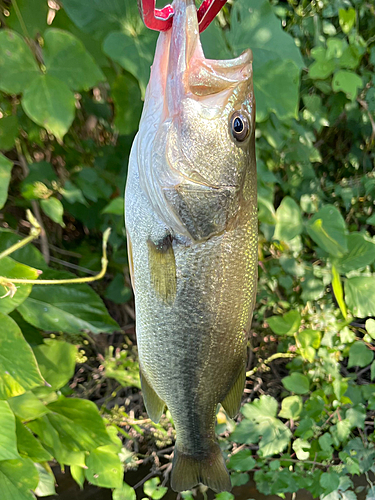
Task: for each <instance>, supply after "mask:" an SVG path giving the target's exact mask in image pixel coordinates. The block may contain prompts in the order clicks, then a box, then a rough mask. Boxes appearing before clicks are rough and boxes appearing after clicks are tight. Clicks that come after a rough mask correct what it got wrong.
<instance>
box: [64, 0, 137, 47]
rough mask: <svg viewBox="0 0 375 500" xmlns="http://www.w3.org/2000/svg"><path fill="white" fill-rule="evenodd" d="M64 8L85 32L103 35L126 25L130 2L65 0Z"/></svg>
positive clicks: (98, 35) (96, 35)
mask: <svg viewBox="0 0 375 500" xmlns="http://www.w3.org/2000/svg"><path fill="white" fill-rule="evenodd" d="M64 10H65V11H66V13H67V14H68V16H69V17H70V19H71V20H72V21H73V22H74V23H75V24H76V25H77V26H78V28H80V29H81V30H82V31H83V32H85V33H91V34H93V35H94V36H95V37H98V38H100V37H103V36H104V35H106V34H107V33H109V32H110V31H113V30H116V29H119V28H123V27H125V26H126V24H127V21H128V17H129V13H128V10H129V2H125V1H120V2H118V1H116V2H114V1H113V0H64Z"/></svg>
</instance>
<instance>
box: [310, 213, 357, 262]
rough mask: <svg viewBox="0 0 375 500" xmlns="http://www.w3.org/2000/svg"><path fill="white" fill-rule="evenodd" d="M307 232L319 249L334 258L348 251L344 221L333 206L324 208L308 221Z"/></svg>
mask: <svg viewBox="0 0 375 500" xmlns="http://www.w3.org/2000/svg"><path fill="white" fill-rule="evenodd" d="M307 232H308V233H309V235H310V237H311V238H312V239H313V240H314V241H315V243H316V244H317V245H319V247H320V248H322V249H323V250H325V251H326V252H328V253H330V254H332V255H333V256H335V257H336V256H339V257H341V256H343V255H344V254H345V253H346V252H347V250H348V243H347V236H346V226H345V221H344V219H343V218H342V215H341V214H340V212H339V211H338V209H337V208H336V207H335V206H333V205H326V206H324V207H323V208H321V209H320V210H319V212H317V213H316V214H315V215H314V216H313V217H312V218H311V219H310V220H309V222H308V225H307Z"/></svg>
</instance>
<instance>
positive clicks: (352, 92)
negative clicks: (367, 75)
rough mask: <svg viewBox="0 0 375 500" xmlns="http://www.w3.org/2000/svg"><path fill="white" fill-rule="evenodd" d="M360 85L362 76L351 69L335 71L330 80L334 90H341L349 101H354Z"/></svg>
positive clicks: (361, 84) (361, 85)
mask: <svg viewBox="0 0 375 500" xmlns="http://www.w3.org/2000/svg"><path fill="white" fill-rule="evenodd" d="M362 87H363V82H362V78H361V77H360V76H358V75H357V74H356V73H354V72H353V71H347V70H344V69H342V70H340V71H338V72H337V73H335V75H334V77H333V80H332V88H333V90H334V92H339V91H340V90H341V91H342V92H344V93H345V94H346V96H347V98H348V99H350V100H351V101H354V99H355V98H356V97H357V94H358V89H361V88H362Z"/></svg>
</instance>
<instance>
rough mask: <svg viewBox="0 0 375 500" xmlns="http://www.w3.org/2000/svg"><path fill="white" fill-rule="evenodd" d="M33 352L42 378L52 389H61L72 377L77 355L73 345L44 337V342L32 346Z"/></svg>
mask: <svg viewBox="0 0 375 500" xmlns="http://www.w3.org/2000/svg"><path fill="white" fill-rule="evenodd" d="M34 354H35V357H36V359H37V361H38V365H39V368H40V371H41V373H42V375H43V377H44V379H45V380H46V381H47V382H48V383H49V384H50V386H51V387H52V389H55V390H58V389H61V387H63V386H64V385H66V384H67V383H68V382H69V380H70V379H71V378H72V377H73V375H74V368H75V364H76V355H77V347H76V346H75V345H73V344H69V343H68V342H62V341H58V340H54V339H45V341H44V344H40V345H37V346H35V347H34ZM47 411H48V410H47Z"/></svg>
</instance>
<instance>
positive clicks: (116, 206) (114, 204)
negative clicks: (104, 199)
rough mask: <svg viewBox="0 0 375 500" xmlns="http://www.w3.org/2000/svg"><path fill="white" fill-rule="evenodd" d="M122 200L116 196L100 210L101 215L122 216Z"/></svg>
mask: <svg viewBox="0 0 375 500" xmlns="http://www.w3.org/2000/svg"><path fill="white" fill-rule="evenodd" d="M124 203H125V202H124V198H123V197H122V196H118V197H117V198H114V199H113V200H111V201H110V202H109V203H108V205H107V206H105V207H104V208H103V210H102V214H115V215H121V217H123V216H124Z"/></svg>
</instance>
